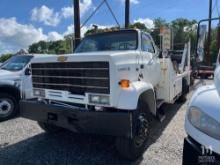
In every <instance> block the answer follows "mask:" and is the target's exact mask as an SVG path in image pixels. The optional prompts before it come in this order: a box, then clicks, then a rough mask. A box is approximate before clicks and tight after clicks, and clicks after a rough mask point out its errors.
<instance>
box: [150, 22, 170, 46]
mask: <svg viewBox="0 0 220 165" xmlns="http://www.w3.org/2000/svg"><path fill="white" fill-rule="evenodd" d="M162 26H169V24H168V23H167V22H166V20H165V19H162V18H156V19H155V20H154V28H153V30H152V31H151V36H152V37H153V39H154V41H155V43H156V45H157V46H158V47H159V45H160V28H161V27H162Z"/></svg>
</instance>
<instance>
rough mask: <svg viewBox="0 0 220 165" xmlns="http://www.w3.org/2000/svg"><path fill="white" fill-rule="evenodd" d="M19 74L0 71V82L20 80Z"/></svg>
mask: <svg viewBox="0 0 220 165" xmlns="http://www.w3.org/2000/svg"><path fill="white" fill-rule="evenodd" d="M20 77H21V72H11V71H7V70H3V69H0V81H4V80H15V79H20Z"/></svg>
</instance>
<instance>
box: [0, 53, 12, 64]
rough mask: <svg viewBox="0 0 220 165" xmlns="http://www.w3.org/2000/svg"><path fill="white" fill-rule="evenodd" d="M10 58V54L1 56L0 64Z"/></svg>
mask: <svg viewBox="0 0 220 165" xmlns="http://www.w3.org/2000/svg"><path fill="white" fill-rule="evenodd" d="M11 57H12V54H3V55H1V56H0V63H3V62H5V61H7V60H8V59H9V58H11Z"/></svg>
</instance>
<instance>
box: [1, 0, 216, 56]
mask: <svg viewBox="0 0 220 165" xmlns="http://www.w3.org/2000/svg"><path fill="white" fill-rule="evenodd" d="M101 1H102V0H81V1H80V8H81V18H82V20H81V21H82V22H83V21H84V20H85V19H86V18H87V17H88V16H89V15H90V14H91V12H93V11H94V9H95V7H97V5H98V4H99V3H100V2H101ZM108 1H109V3H110V5H111V6H112V9H113V11H114V12H115V14H116V17H117V19H118V20H119V23H120V24H121V25H122V26H123V24H124V0H108ZM71 3H72V0H1V1H0V54H2V53H7V52H15V51H17V50H19V49H21V48H27V47H28V45H30V44H32V43H34V42H38V41H40V40H46V41H55V40H59V39H62V38H63V36H64V35H66V34H69V33H71V32H72V31H73V9H72V4H71ZM219 5H220V3H219ZM213 15H214V16H217V10H214V12H213ZM207 16H208V0H131V22H135V21H140V22H143V23H145V24H146V26H147V27H149V28H152V27H153V21H152V20H153V19H154V18H157V17H162V18H164V19H166V20H167V21H171V20H173V19H175V18H179V17H184V18H188V19H196V20H199V19H203V18H207ZM92 24H98V25H100V26H102V27H106V26H112V25H115V22H114V19H113V18H112V17H111V15H110V13H109V12H107V8H106V6H105V5H104V6H103V7H102V8H101V9H100V10H99V11H98V13H97V14H96V15H95V16H94V17H93V18H92V19H91V20H90V21H89V22H88V24H87V25H86V26H85V27H84V28H83V29H82V33H83V32H85V31H86V30H87V29H88V28H90V27H91V25H92Z"/></svg>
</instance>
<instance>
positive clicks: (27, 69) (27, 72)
mask: <svg viewBox="0 0 220 165" xmlns="http://www.w3.org/2000/svg"><path fill="white" fill-rule="evenodd" d="M24 75H25V76H30V75H31V69H30V68H26V69H25V71H24Z"/></svg>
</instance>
